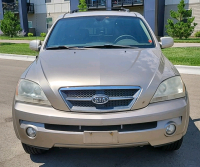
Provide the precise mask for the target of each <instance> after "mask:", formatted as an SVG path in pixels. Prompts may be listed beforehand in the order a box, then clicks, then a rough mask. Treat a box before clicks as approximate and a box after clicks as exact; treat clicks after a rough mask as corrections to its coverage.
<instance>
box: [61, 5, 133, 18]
mask: <svg viewBox="0 0 200 167" xmlns="http://www.w3.org/2000/svg"><path fill="white" fill-rule="evenodd" d="M107 9H108V10H109V9H110V10H111V11H112V10H114V11H124V12H130V10H129V9H126V8H123V7H121V8H107ZM80 10H86V11H87V10H88V8H83V9H75V10H71V11H70V12H67V13H65V14H64V15H63V18H64V17H65V15H66V14H69V13H70V14H72V13H77V12H79V11H80Z"/></svg>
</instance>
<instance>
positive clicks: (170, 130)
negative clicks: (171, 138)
mask: <svg viewBox="0 0 200 167" xmlns="http://www.w3.org/2000/svg"><path fill="white" fill-rule="evenodd" d="M175 131H176V126H175V125H174V124H169V125H167V126H166V134H167V135H172V134H174V132H175Z"/></svg>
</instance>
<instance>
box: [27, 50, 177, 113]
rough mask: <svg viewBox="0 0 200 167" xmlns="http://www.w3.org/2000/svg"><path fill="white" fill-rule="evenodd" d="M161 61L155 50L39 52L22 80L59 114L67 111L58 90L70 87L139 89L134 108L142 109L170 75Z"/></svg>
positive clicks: (170, 72)
mask: <svg viewBox="0 0 200 167" xmlns="http://www.w3.org/2000/svg"><path fill="white" fill-rule="evenodd" d="M165 59H166V58H164V57H163V56H162V53H161V50H160V49H158V48H153V49H87V50H59V51H57V50H43V51H41V52H40V55H39V59H38V60H37V61H36V62H35V65H32V66H33V67H32V68H31V69H30V70H29V72H28V73H27V76H26V78H27V79H30V80H33V81H35V82H37V83H39V84H40V86H41V87H42V89H43V91H44V93H45V94H46V96H47V98H48V99H49V100H50V102H51V103H52V105H53V107H54V108H57V109H59V110H67V109H66V105H65V103H64V102H63V100H62V99H61V97H60V95H59V92H58V90H59V89H60V88H61V87H70V86H73V87H74V86H140V87H141V88H142V93H141V95H140V98H139V99H138V100H137V102H136V103H135V105H134V107H135V108H142V107H145V106H147V105H148V104H149V102H150V100H151V98H152V97H153V95H154V93H155V91H156V89H157V88H158V86H159V84H160V83H161V81H162V80H163V79H164V78H163V76H165V78H167V77H170V76H172V75H174V73H173V71H172V70H171V66H170V65H169V64H168V65H166V64H167V63H166V60H167V59H166V60H165ZM168 67H169V68H168ZM44 78H45V79H44ZM58 99H59V100H58ZM56 101H57V102H56ZM58 101H59V102H58ZM61 101H62V102H61ZM61 103H62V104H61ZM135 108H134V109H135Z"/></svg>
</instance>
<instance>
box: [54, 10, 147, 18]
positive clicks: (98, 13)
mask: <svg viewBox="0 0 200 167" xmlns="http://www.w3.org/2000/svg"><path fill="white" fill-rule="evenodd" d="M105 15H109V16H132V17H140V18H142V17H143V16H142V15H141V14H140V13H137V12H126V11H87V12H74V13H65V14H62V15H60V16H59V18H58V19H61V18H71V17H82V16H105Z"/></svg>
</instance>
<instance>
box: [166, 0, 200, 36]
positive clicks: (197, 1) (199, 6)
mask: <svg viewBox="0 0 200 167" xmlns="http://www.w3.org/2000/svg"><path fill="white" fill-rule="evenodd" d="M179 3H180V0H166V1H165V5H166V6H165V21H164V24H165V25H166V24H167V20H168V19H169V18H170V10H174V11H177V5H178V4H179ZM185 3H186V6H185V8H186V9H192V15H193V16H194V17H195V20H194V21H195V22H196V23H198V25H197V26H196V28H195V30H194V33H195V32H196V31H200V0H185ZM164 31H165V34H166V29H165V28H164ZM194 33H193V35H194Z"/></svg>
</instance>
